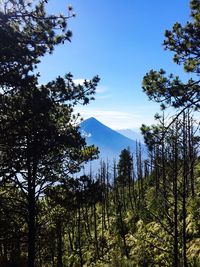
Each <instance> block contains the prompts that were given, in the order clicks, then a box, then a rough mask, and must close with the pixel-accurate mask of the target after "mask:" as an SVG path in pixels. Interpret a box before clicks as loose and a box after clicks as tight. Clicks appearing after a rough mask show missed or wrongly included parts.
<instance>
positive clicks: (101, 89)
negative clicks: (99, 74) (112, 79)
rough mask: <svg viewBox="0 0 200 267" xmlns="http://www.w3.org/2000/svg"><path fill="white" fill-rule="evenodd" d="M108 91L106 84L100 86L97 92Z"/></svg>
mask: <svg viewBox="0 0 200 267" xmlns="http://www.w3.org/2000/svg"><path fill="white" fill-rule="evenodd" d="M107 91H108V88H107V87H106V86H98V87H97V90H96V92H97V94H103V93H105V92H107Z"/></svg>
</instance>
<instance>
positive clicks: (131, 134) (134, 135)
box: [117, 129, 144, 143]
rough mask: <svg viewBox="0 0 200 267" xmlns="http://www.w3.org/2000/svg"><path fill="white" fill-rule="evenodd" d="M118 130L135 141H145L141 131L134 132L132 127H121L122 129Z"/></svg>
mask: <svg viewBox="0 0 200 267" xmlns="http://www.w3.org/2000/svg"><path fill="white" fill-rule="evenodd" d="M117 132H118V133H120V134H122V135H124V136H126V137H128V138H130V139H132V140H134V141H136V140H137V141H140V142H141V143H144V139H143V136H142V135H141V134H140V133H137V132H134V131H133V130H131V129H120V130H117Z"/></svg>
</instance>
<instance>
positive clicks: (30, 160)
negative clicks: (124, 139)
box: [0, 0, 200, 267]
mask: <svg viewBox="0 0 200 267" xmlns="http://www.w3.org/2000/svg"><path fill="white" fill-rule="evenodd" d="M47 3H48V1H47V0H41V1H39V2H38V3H37V4H36V3H34V4H31V3H30V2H27V1H25V0H14V1H13V0H12V1H11V0H3V1H1V2H0V266H1V267H11V266H13V267H23V266H28V267H50V266H52V267H55V266H57V267H65V266H66V267H67V266H71V267H75V266H77V267H78V266H99V267H100V266H116V267H117V266H119V267H120V266H121V267H124V266H136V267H137V266H138V267H145V266H147V267H149V266H152V267H153V266H171V267H179V266H180V267H181V266H183V267H187V266H191V267H199V266H200V157H199V151H200V137H199V120H198V116H199V111H200V87H199V86H200V85H199V83H200V80H199V71H200V68H199V64H200V38H199V37H200V2H199V0H191V1H190V6H191V21H190V22H187V24H186V25H184V26H183V25H181V24H180V23H176V24H174V26H173V28H172V30H166V32H165V40H164V43H163V46H164V47H165V49H167V50H169V51H172V52H173V53H174V58H173V59H174V62H175V63H177V64H179V65H182V66H183V68H184V71H186V72H187V73H190V74H191V77H192V78H191V79H189V80H188V81H187V82H185V81H184V82H183V81H181V79H180V78H179V77H177V76H175V75H174V74H169V75H167V74H166V72H165V71H164V70H163V69H161V70H159V71H155V70H151V71H150V72H149V73H147V74H146V75H145V76H144V78H143V85H142V86H143V91H144V92H145V93H146V94H147V95H148V97H149V99H150V100H151V101H155V102H158V103H160V106H161V112H160V114H159V113H158V114H156V115H155V122H156V123H155V124H154V125H150V126H149V125H141V132H142V134H143V136H144V140H145V143H146V146H147V148H148V152H147V155H146V154H145V155H144V154H143V151H142V150H141V144H140V143H139V142H138V143H137V149H136V152H135V154H133V153H132V152H131V151H130V150H129V148H124V149H123V150H122V151H121V153H120V155H119V158H118V159H109V160H108V161H107V162H104V161H103V160H102V161H101V164H100V166H99V170H98V171H97V172H96V173H95V172H94V171H92V170H91V171H90V172H89V173H85V174H84V175H80V170H81V167H82V166H83V164H84V163H87V162H89V161H90V160H92V159H95V158H97V157H98V148H96V147H95V146H88V145H87V144H86V142H85V140H84V137H83V136H81V133H80V131H79V121H80V115H79V114H77V115H76V114H75V112H74V110H76V106H77V105H87V104H89V103H90V101H93V100H94V94H95V90H96V87H97V85H98V82H99V77H98V76H95V77H94V78H92V79H91V80H90V81H89V80H85V82H84V83H83V84H82V85H81V84H79V85H77V84H75V83H74V80H73V75H72V74H71V73H68V74H66V75H65V76H64V77H57V78H56V79H55V80H53V81H49V82H48V83H47V84H43V85H41V84H40V83H39V75H40V74H39V73H38V72H37V65H38V64H39V63H40V61H41V59H42V57H43V56H45V55H46V54H49V53H53V51H54V49H55V47H56V46H57V45H60V44H63V43H65V42H68V41H71V36H72V33H71V31H69V29H68V23H69V22H70V20H71V19H73V17H74V16H75V14H74V13H73V8H72V7H71V6H69V8H68V12H67V15H66V16H65V15H48V14H47V13H46V11H45V10H46V9H45V6H46V4H47ZM167 108H170V109H171V110H172V109H173V115H170V116H169V115H167V114H168V112H166V110H167ZM116 158H117V155H116Z"/></svg>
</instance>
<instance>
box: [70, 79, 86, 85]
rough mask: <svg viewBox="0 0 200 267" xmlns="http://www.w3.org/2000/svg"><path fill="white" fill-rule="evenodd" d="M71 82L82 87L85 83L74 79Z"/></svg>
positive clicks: (83, 80) (82, 80)
mask: <svg viewBox="0 0 200 267" xmlns="http://www.w3.org/2000/svg"><path fill="white" fill-rule="evenodd" d="M86 81H87V80H86ZM73 82H74V83H75V85H79V84H80V85H83V84H84V82H85V79H74V80H73Z"/></svg>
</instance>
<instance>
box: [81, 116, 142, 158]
mask: <svg viewBox="0 0 200 267" xmlns="http://www.w3.org/2000/svg"><path fill="white" fill-rule="evenodd" d="M80 130H81V134H82V136H84V137H85V139H86V142H87V144H88V145H95V146H97V147H98V148H99V150H100V155H99V158H101V159H104V160H107V159H108V160H109V161H110V162H113V159H118V157H119V154H120V152H121V151H122V150H123V149H125V148H128V147H129V149H130V150H131V152H132V153H135V151H136V141H134V140H132V139H130V138H128V137H126V136H124V135H122V134H121V133H119V132H117V131H115V130H112V129H111V128H109V127H108V126H106V125H104V124H103V123H101V122H100V121H98V120H97V119H95V118H93V117H91V118H89V119H87V120H85V121H83V122H81V124H80ZM141 147H142V150H144V149H145V146H144V145H143V144H142V145H141Z"/></svg>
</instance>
